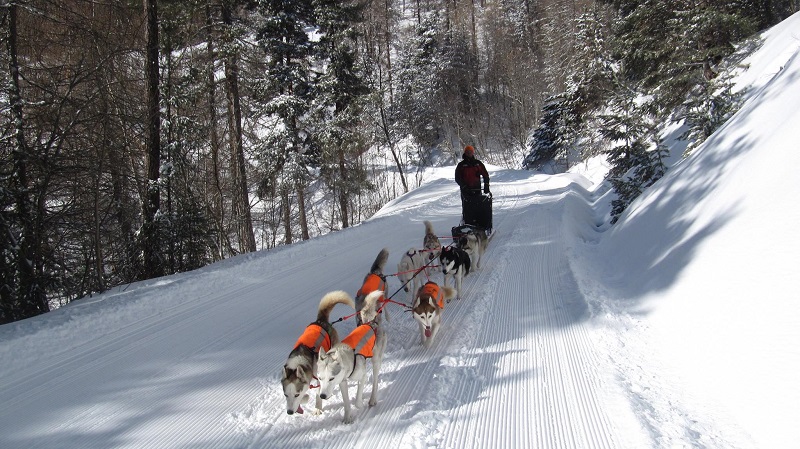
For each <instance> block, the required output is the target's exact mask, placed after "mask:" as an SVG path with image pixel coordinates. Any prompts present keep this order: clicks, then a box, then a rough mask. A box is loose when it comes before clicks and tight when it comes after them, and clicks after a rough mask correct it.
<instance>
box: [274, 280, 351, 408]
mask: <svg viewBox="0 0 800 449" xmlns="http://www.w3.org/2000/svg"><path fill="white" fill-rule="evenodd" d="M336 304H345V305H348V306H350V307H355V304H354V303H353V299H352V298H351V297H350V295H349V294H347V292H344V291H341V290H339V291H333V292H330V293H328V294H326V295H325V296H323V297H322V300H321V301H320V302H319V307H318V309H317V320H316V321H314V322H313V323H311V324H309V325H308V326H307V327H306V329H305V331H304V332H303V334H302V335H301V336H300V338H299V339H298V340H297V343H295V346H294V349H292V352H290V353H289V358H288V359H287V360H286V364H285V365H283V373H282V377H281V384H282V385H283V395H284V396H286V413H288V414H290V415H293V414H294V413H295V412H296V413H303V407H302V406H301V404H302V403H305V402H306V401H308V389H309V388H310V387H311V380H312V379H313V378H314V377H315V376H316V374H317V353H318V352H319V351H320V350H323V349H330V348H331V347H332V346H333V345H335V344H336V343H338V342H339V334H338V333H337V332H336V329H335V328H334V327H333V325H332V324H331V322H330V316H331V311H332V310H333V308H334V306H336ZM316 406H317V413H319V412H322V397H320V395H319V394H317V400H316Z"/></svg>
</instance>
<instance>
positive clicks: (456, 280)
mask: <svg viewBox="0 0 800 449" xmlns="http://www.w3.org/2000/svg"><path fill="white" fill-rule="evenodd" d="M459 270H460V268H459ZM455 277H456V279H455V284H456V291H457V292H458V294H457V295H456V299H461V275H460V274H458V273H457V274H456V275H455Z"/></svg>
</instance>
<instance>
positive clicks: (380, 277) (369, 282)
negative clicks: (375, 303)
mask: <svg viewBox="0 0 800 449" xmlns="http://www.w3.org/2000/svg"><path fill="white" fill-rule="evenodd" d="M388 259H389V250H388V249H387V248H383V249H382V250H381V251H380V252H379V253H378V256H377V257H375V261H374V262H372V268H370V269H369V273H367V275H366V276H364V282H362V283H361V288H359V289H358V291H357V292H356V310H357V311H358V310H361V309H362V308H364V298H365V297H366V296H367V295H368V294H370V293H372V292H374V291H376V290H381V291H384V292H385V291H386V276H385V275H384V274H383V267H385V266H386V261H387V260H388ZM383 301H384V299H383V296H381V297H380V299H379V302H383ZM386 320H387V321H388V320H389V312H388V311H387V312H386ZM356 324H359V325H360V324H362V323H361V314H360V313H359V314H358V315H356Z"/></svg>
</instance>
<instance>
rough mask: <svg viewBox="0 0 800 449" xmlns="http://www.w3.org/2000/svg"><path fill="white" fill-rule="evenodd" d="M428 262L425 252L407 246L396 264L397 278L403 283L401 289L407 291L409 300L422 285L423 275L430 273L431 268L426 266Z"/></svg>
mask: <svg viewBox="0 0 800 449" xmlns="http://www.w3.org/2000/svg"><path fill="white" fill-rule="evenodd" d="M428 262H429V259H428V258H427V257H425V253H423V252H422V251H420V250H418V249H416V248H409V250H408V251H406V253H405V254H403V257H401V258H400V262H399V263H398V264H397V279H398V280H399V281H400V283H401V284H402V285H403V290H405V291H406V292H407V293H408V300H409V301H410V300H411V299H412V298H413V297H414V295H415V294H416V291H417V290H419V288H420V287H422V282H423V279H422V278H423V276H424V277H426V278H427V277H428V276H430V274H431V269H430V268H429V267H426V265H428ZM423 267H424V268H423Z"/></svg>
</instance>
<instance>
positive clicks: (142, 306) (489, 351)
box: [0, 171, 633, 449]
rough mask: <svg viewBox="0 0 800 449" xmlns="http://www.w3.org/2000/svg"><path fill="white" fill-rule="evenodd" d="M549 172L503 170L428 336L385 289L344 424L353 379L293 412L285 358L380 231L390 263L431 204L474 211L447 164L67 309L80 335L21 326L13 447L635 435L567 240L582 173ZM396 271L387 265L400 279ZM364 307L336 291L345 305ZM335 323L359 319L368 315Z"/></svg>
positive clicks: (447, 222) (366, 260) (536, 444)
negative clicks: (28, 354)
mask: <svg viewBox="0 0 800 449" xmlns="http://www.w3.org/2000/svg"><path fill="white" fill-rule="evenodd" d="M543 179H553V180H555V181H558V182H555V183H551V182H550V181H546V180H545V181H542V180H539V181H534V180H532V178H531V174H529V173H520V172H513V171H500V172H498V173H496V174H494V175H493V192H494V194H495V206H494V215H495V226H496V228H497V229H498V232H497V233H496V234H495V236H494V238H493V239H492V242H491V243H490V245H489V250H488V253H487V254H486V255H485V257H484V261H483V266H482V268H481V270H479V271H477V272H473V273H471V274H470V275H469V276H468V277H467V278H466V279H465V282H464V286H465V289H464V292H462V296H463V299H461V300H460V301H456V300H453V301H452V302H451V303H450V304H448V305H447V307H446V310H445V315H444V324H443V327H442V328H441V329H440V331H439V334H438V336H437V341H435V342H434V344H433V345H432V346H431V347H430V348H427V349H426V348H424V347H422V346H421V345H420V343H419V335H418V328H417V325H416V323H415V322H414V320H413V319H412V318H411V316H410V315H409V314H408V313H405V312H404V311H403V309H402V308H401V307H399V306H397V305H394V304H390V305H389V306H387V307H389V314H390V320H389V321H388V322H386V321H385V325H386V328H387V331H388V334H389V344H388V347H387V354H386V356H385V359H384V366H383V370H382V373H381V377H380V392H379V393H380V394H379V400H378V404H377V406H375V407H372V408H370V407H366V398H368V396H369V393H370V390H371V387H370V386H369V385H367V387H366V388H365V390H366V391H365V404H364V407H363V408H360V409H355V410H354V414H355V419H356V421H355V423H353V424H352V425H344V424H343V423H342V414H343V409H342V400H341V396H340V395H339V394H338V390H337V394H336V395H335V396H334V397H333V398H331V399H329V400H327V401H325V402H324V412H323V413H322V414H321V415H316V414H313V413H312V410H313V402H312V403H309V404H306V406H305V408H306V413H305V414H303V415H294V416H288V415H287V414H286V412H285V400H284V398H283V393H282V390H281V388H280V381H279V372H280V370H281V367H282V366H283V363H284V362H285V360H286V356H287V355H288V353H289V351H290V349H291V347H292V345H293V343H294V341H295V340H296V338H297V336H298V335H299V334H300V332H301V330H302V328H303V327H304V326H305V325H306V324H308V323H309V322H311V321H313V320H314V318H315V316H316V307H317V304H318V303H319V299H320V298H321V297H322V296H323V295H324V294H325V293H326V292H328V291H331V290H339V289H344V290H346V291H348V292H351V293H354V292H355V291H356V290H357V289H358V287H359V283H360V281H361V280H362V279H363V276H364V274H365V273H366V271H367V270H368V269H369V266H370V265H371V263H372V260H374V258H375V255H376V254H377V253H378V251H379V250H380V249H381V248H383V247H387V248H389V249H390V258H389V263H388V264H387V267H386V272H387V273H393V272H394V271H395V269H396V264H397V261H398V260H399V258H400V255H402V254H403V252H404V251H406V250H407V249H408V248H409V247H420V246H421V244H422V237H423V234H424V225H423V223H422V221H423V220H430V221H432V222H433V223H434V226H435V229H436V231H437V234H438V235H440V236H443V237H444V236H447V235H449V233H450V227H452V226H454V225H456V224H457V223H458V219H459V215H460V201H459V198H458V194H457V192H455V188H454V187H453V183H452V181H450V180H449V179H439V180H435V181H433V182H432V183H429V184H428V185H426V186H423V188H421V189H418V190H416V191H414V192H411V193H410V194H409V195H406V196H405V197H403V198H401V199H400V200H399V201H398V202H397V203H396V204H394V205H390V207H389V208H388V209H389V210H390V211H391V212H390V213H386V214H378V216H376V217H375V218H374V219H372V220H370V221H368V222H366V223H363V224H362V225H360V226H356V227H354V228H352V229H348V230H345V231H342V232H338V233H334V234H331V235H328V236H325V237H321V238H318V239H314V240H311V241H308V242H304V243H300V244H296V245H293V246H291V247H287V248H282V249H279V250H274V251H270V252H265V253H259V254H253V255H246V256H242V257H239V258H236V259H234V260H231V261H225V262H223V263H220V264H216V265H215V266H212V267H208V268H207V269H204V270H199V271H198V272H197V273H195V274H191V275H188V276H186V275H183V276H179V277H174V278H164V279H163V280H160V281H157V282H153V283H150V284H149V285H148V284H143V285H139V286H133V287H131V289H130V290H128V291H121V292H117V293H115V294H114V295H111V296H109V297H107V298H106V299H104V300H102V301H100V302H99V303H98V305H99V306H98V307H97V308H95V305H87V306H81V305H80V303H76V304H75V305H74V306H71V307H68V308H65V309H64V310H62V311H56V312H54V314H53V315H51V316H49V317H46V318H45V319H46V320H49V321H51V322H54V323H58V324H59V325H60V326H64V327H65V328H66V329H67V330H65V332H64V334H65V337H67V338H69V337H70V336H71V335H75V336H76V337H77V336H79V337H80V338H81V339H83V340H81V341H79V342H75V343H74V344H71V345H70V344H67V343H65V344H64V345H63V346H59V342H49V343H48V342H40V341H38V340H37V333H36V332H35V331H31V334H30V340H29V341H27V342H17V344H23V343H24V344H27V345H28V346H29V347H30V350H31V351H37V352H38V353H41V354H42V359H41V360H40V361H38V362H37V363H35V364H33V365H32V366H14V368H13V369H9V370H7V372H8V374H7V375H6V376H5V378H3V379H0V447H2V448H4V449H17V448H19V449H23V448H25V449H32V448H55V447H58V448H63V449H71V448H153V447H159V448H226V449H230V448H312V447H318V448H348V449H349V448H376V447H392V448H394V447H398V448H433V447H436V448H444V447H447V448H488V447H504V448H577V447H581V448H601V449H604V448H618V447H633V446H631V445H630V444H627V443H626V442H625V441H624V436H623V435H621V433H624V432H621V431H620V430H619V429H620V428H622V429H625V428H630V420H629V419H628V417H626V418H620V415H619V414H618V413H617V412H618V410H617V409H615V408H614V405H613V404H618V403H619V401H618V399H619V398H618V394H617V395H616V396H615V393H614V392H615V388H616V387H615V386H614V385H613V384H614V382H613V381H609V379H608V378H609V375H608V373H609V372H611V371H612V370H611V369H609V367H608V363H609V362H608V358H607V357H606V356H603V355H602V354H599V353H598V350H599V349H598V347H597V346H596V345H595V344H594V343H593V341H595V340H594V339H593V332H596V331H595V330H593V328H592V326H591V321H590V320H589V313H588V308H587V305H586V301H585V300H584V298H583V297H582V296H581V294H580V292H579V290H578V287H577V285H576V282H575V280H574V278H573V275H572V272H571V271H570V267H569V263H568V260H567V256H566V252H567V250H568V248H566V246H565V243H564V238H563V233H564V232H565V231H564V230H563V229H564V227H565V223H564V222H563V219H562V218H563V216H564V204H563V203H564V198H565V196H566V195H568V194H570V192H573V190H572V189H571V188H570V187H569V183H568V182H566V181H564V180H561V181H559V180H558V179H557V178H543ZM573 193H574V192H573ZM585 207H587V208H588V207H589V206H588V205H585ZM443 242H444V243H445V244H447V243H449V241H447V240H444V239H443ZM433 279H434V280H436V281H437V282H441V273H439V272H437V273H436V274H435V275H434V276H433ZM399 286H400V284H399V282H398V281H397V279H396V278H390V281H389V292H390V293H394V292H395V290H397V289H398V287H399ZM162 297H163V298H166V299H165V300H164V302H161V301H160V298H162ZM394 299H395V300H398V301H406V295H405V293H404V292H400V293H398V294H397V295H396V296H395V297H394ZM351 313H352V310H351V309H347V308H346V307H343V306H337V307H336V308H335V309H334V311H333V313H332V316H331V318H332V319H336V318H339V317H342V316H344V315H349V314H351ZM64 316H66V317H67V318H64ZM109 317H112V318H114V319H116V320H119V323H107V322H105V319H107V318H109ZM59 320H61V321H59ZM62 321H63V322H62ZM45 324H46V323H45ZM70 326H72V327H74V328H75V329H78V330H80V329H84V330H86V329H95V328H96V329H98V331H97V335H96V336H91V335H89V336H87V335H86V334H87V332H85V331H84V332H80V333H77V332H76V333H74V334H70V333H69V332H68V330H69V328H70ZM95 326H96V327H95ZM336 327H337V329H338V331H339V333H340V335H342V336H344V335H346V334H347V333H348V332H350V330H352V329H353V327H354V323H353V320H352V319H350V320H346V321H344V322H341V323H338V324H336ZM48 344H49V345H50V346H52V348H48V347H47V345H48ZM354 392H355V388H354V386H352V387H351V393H354ZM609 397H611V399H612V400H607V399H608V398H609ZM623 402H624V401H623ZM42 404H46V406H45V407H43V406H42ZM43 408H44V409H45V410H47V412H46V413H42V409H43ZM11 416H14V419H10V417H11ZM623 416H624V414H623ZM620 419H623V420H624V422H623V424H622V426H620V425H619V423H618V421H619V420H620ZM20 423H22V424H20Z"/></svg>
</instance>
